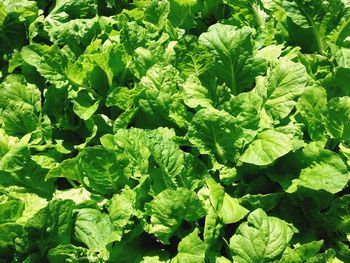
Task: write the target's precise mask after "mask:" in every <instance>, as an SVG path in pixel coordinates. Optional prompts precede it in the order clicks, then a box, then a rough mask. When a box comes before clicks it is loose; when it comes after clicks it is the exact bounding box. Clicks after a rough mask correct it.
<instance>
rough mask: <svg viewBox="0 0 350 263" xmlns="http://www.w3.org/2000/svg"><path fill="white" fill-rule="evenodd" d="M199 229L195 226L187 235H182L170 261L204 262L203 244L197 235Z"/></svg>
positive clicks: (181, 262)
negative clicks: (174, 255) (176, 251)
mask: <svg viewBox="0 0 350 263" xmlns="http://www.w3.org/2000/svg"><path fill="white" fill-rule="evenodd" d="M198 234H199V230H198V228H196V229H195V230H194V231H193V232H192V233H190V234H189V235H188V236H186V237H184V238H183V239H182V240H181V241H180V243H179V245H178V248H177V250H178V254H177V255H176V257H175V258H173V259H172V260H171V263H201V262H202V263H204V262H205V260H204V258H205V245H204V242H203V241H202V240H201V239H200V238H199V237H198Z"/></svg>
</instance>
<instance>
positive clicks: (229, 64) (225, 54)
mask: <svg viewBox="0 0 350 263" xmlns="http://www.w3.org/2000/svg"><path fill="white" fill-rule="evenodd" d="M253 34H254V30H253V29H252V28H250V27H242V28H240V29H238V28H236V27H234V26H231V25H223V24H219V23H218V24H215V25H212V26H210V27H209V29H208V32H206V33H203V34H202V35H200V37H199V42H200V43H202V44H204V45H206V46H208V48H210V49H211V50H212V51H213V53H214V55H215V56H216V58H217V61H216V65H215V73H216V74H217V76H218V77H220V78H221V79H222V80H223V81H224V82H225V83H226V84H227V85H228V86H229V87H230V88H231V90H232V92H233V94H237V93H239V92H242V91H244V90H246V89H249V88H250V87H251V86H252V84H253V82H254V79H255V77H256V76H258V75H259V74H261V73H263V72H264V71H265V69H266V61H265V60H264V59H262V58H258V57H254V47H253V38H252V37H253Z"/></svg>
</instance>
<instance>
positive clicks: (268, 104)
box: [255, 61, 308, 122]
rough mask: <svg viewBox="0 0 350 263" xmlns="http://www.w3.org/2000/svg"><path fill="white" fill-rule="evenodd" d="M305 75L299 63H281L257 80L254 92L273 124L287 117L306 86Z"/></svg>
mask: <svg viewBox="0 0 350 263" xmlns="http://www.w3.org/2000/svg"><path fill="white" fill-rule="evenodd" d="M307 78H308V76H307V73H306V69H305V67H304V66H303V65H302V64H301V63H295V62H291V61H281V62H280V63H278V64H277V66H275V67H274V68H273V69H272V70H271V71H270V72H269V73H268V75H267V77H266V78H262V79H259V80H258V81H257V86H256V88H255V92H256V93H257V94H258V95H259V96H260V97H261V98H262V103H261V109H264V110H265V111H266V113H267V114H268V115H269V116H270V117H271V118H272V120H274V121H275V122H277V121H280V120H281V119H283V118H285V117H287V116H288V115H289V114H290V112H291V111H292V110H293V108H294V106H295V104H296V101H297V99H298V97H299V96H300V95H301V94H302V92H303V91H304V89H305V87H306V84H307Z"/></svg>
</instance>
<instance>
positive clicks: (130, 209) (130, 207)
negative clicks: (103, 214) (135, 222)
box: [108, 190, 136, 241]
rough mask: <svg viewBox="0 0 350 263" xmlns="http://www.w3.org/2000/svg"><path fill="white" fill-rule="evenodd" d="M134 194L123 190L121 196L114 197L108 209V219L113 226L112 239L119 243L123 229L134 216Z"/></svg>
mask: <svg viewBox="0 0 350 263" xmlns="http://www.w3.org/2000/svg"><path fill="white" fill-rule="evenodd" d="M135 198H136V194H135V192H133V191H132V190H125V191H123V192H122V193H121V194H118V195H114V196H113V197H112V199H111V203H110V205H109V207H108V211H109V217H110V219H111V222H112V224H113V226H114V237H115V240H116V241H120V240H121V239H122V236H123V232H124V228H125V227H126V226H127V224H128V223H129V220H130V219H131V216H132V215H133V214H134V202H135Z"/></svg>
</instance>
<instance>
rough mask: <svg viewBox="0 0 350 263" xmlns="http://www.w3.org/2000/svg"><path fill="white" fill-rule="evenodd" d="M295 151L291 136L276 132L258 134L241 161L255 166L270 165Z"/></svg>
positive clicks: (269, 131)
mask: <svg viewBox="0 0 350 263" xmlns="http://www.w3.org/2000/svg"><path fill="white" fill-rule="evenodd" d="M292 149H293V144H292V140H291V138H290V136H288V135H286V134H284V133H281V132H277V131H274V130H266V131H263V132H261V133H259V134H258V136H257V137H256V139H255V140H254V141H253V142H252V143H251V144H250V145H249V146H248V148H247V150H245V152H244V153H243V154H242V156H241V158H240V160H241V161H242V162H245V163H251V164H255V165H269V164H271V163H273V162H274V161H275V160H277V159H278V158H280V157H282V156H283V155H286V154H287V153H288V152H290V151H291V150H292Z"/></svg>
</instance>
